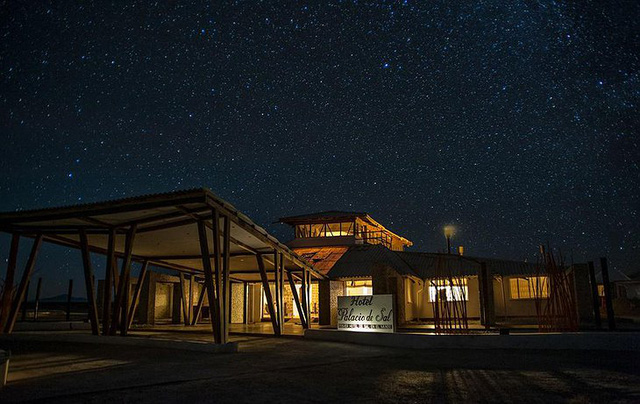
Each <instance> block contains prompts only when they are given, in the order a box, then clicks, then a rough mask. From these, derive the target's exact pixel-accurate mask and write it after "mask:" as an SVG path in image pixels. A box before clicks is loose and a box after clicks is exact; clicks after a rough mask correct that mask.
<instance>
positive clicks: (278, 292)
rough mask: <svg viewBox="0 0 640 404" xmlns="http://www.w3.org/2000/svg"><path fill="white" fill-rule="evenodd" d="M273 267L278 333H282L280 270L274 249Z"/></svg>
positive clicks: (278, 258) (278, 257)
mask: <svg viewBox="0 0 640 404" xmlns="http://www.w3.org/2000/svg"><path fill="white" fill-rule="evenodd" d="M273 269H274V272H273V273H274V281H275V291H276V319H277V323H278V334H277V335H282V332H283V331H284V321H283V320H284V315H283V313H282V311H283V307H282V288H281V285H282V273H281V272H280V254H279V253H278V252H277V251H276V250H274V252H273Z"/></svg>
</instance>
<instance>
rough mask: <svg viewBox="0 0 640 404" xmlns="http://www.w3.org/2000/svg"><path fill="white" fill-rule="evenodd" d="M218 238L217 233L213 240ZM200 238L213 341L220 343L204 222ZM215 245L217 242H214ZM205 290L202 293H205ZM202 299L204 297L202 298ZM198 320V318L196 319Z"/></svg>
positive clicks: (202, 222) (199, 226)
mask: <svg viewBox="0 0 640 404" xmlns="http://www.w3.org/2000/svg"><path fill="white" fill-rule="evenodd" d="M216 237H218V235H217V233H216V232H215V231H214V232H213V238H214V239H215V238H216ZM198 238H199V240H200V253H201V255H202V268H203V270H204V283H205V288H204V289H206V291H207V298H208V299H209V311H210V312H211V313H210V317H211V329H212V331H213V340H214V342H216V343H220V333H219V331H220V330H219V328H218V327H217V325H216V323H215V318H214V314H213V312H212V310H213V307H215V301H216V297H215V289H214V286H213V270H212V268H211V258H210V255H209V242H208V241H207V228H206V226H205V223H204V221H203V220H199V221H198ZM214 245H215V242H214ZM204 289H203V291H202V293H204ZM201 298H202V296H201ZM196 320H197V318H196Z"/></svg>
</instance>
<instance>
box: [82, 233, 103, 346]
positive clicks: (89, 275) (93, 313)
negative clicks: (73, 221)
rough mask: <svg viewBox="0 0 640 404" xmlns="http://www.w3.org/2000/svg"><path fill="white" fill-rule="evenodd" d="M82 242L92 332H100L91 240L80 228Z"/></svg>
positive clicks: (95, 333) (94, 333)
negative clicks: (90, 249) (90, 250)
mask: <svg viewBox="0 0 640 404" xmlns="http://www.w3.org/2000/svg"><path fill="white" fill-rule="evenodd" d="M80 244H81V250H82V263H83V267H84V284H85V287H86V288H87V303H88V304H89V321H90V322H91V333H92V334H93V335H98V334H99V325H98V307H97V306H96V297H95V294H94V290H93V266H92V265H91V254H90V253H89V241H88V239H87V233H86V231H85V230H84V229H80Z"/></svg>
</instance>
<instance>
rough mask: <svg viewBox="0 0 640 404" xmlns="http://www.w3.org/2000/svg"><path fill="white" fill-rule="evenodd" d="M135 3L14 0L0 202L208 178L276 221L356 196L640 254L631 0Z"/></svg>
mask: <svg viewBox="0 0 640 404" xmlns="http://www.w3.org/2000/svg"><path fill="white" fill-rule="evenodd" d="M320 3H322V4H320ZM124 4H125V3H124V2H120V1H118V2H114V3H112V4H109V2H107V1H96V2H81V3H79V4H72V2H57V1H55V2H31V1H13V2H4V3H3V4H2V5H1V6H0V36H1V40H0V72H2V73H1V76H0V137H1V140H2V144H3V147H2V148H1V149H0V153H1V155H0V168H1V169H2V172H3V175H2V177H0V192H1V194H2V198H1V199H0V210H2V211H10V210H15V209H29V208H38V207H49V206H57V205H68V204H75V203H82V202H93V201H99V200H105V199H112V198H119V197H125V196H133V195H137V194H145V193H153V192H163V191H170V190H176V189H183V188H191V187H201V186H205V187H208V188H210V189H212V190H213V191H214V192H215V193H217V194H218V195H220V196H221V197H223V198H225V199H227V200H229V201H230V202H231V203H233V204H234V205H236V206H237V207H238V208H239V209H240V210H242V211H244V212H245V213H246V214H247V215H249V216H250V217H251V218H252V219H254V221H256V222H257V223H259V224H261V225H263V226H265V227H266V228H267V229H268V230H270V231H271V232H272V233H274V234H275V235H276V236H278V237H279V238H281V239H287V238H289V236H290V234H291V233H290V232H289V230H288V229H287V228H285V227H284V226H282V225H275V224H272V222H274V221H275V220H276V219H277V218H278V217H280V216H285V215H292V214H299V213H306V212H309V211H316V210H333V209H338V210H357V211H367V212H369V213H370V214H371V215H372V216H373V217H374V218H376V219H377V220H379V221H380V222H381V223H383V224H385V225H387V226H388V227H389V228H391V229H392V230H394V231H395V232H397V233H399V234H402V235H404V236H406V237H407V238H409V239H410V240H412V241H414V243H415V247H414V249H415V250H423V251H438V250H442V249H443V248H444V241H443V237H442V230H441V229H442V227H443V225H445V224H447V223H454V224H456V225H457V226H458V229H459V233H458V236H457V237H456V240H455V244H464V245H465V249H466V252H467V254H469V255H477V256H497V257H503V258H509V259H525V258H527V259H530V260H531V259H535V258H534V254H535V252H536V250H537V245H538V244H539V243H541V242H542V243H546V242H549V243H550V244H551V245H552V246H553V247H555V248H558V249H560V250H561V251H562V252H563V253H564V255H565V256H566V258H567V261H570V260H571V258H572V257H573V260H575V261H585V260H587V259H596V260H597V258H598V257H599V256H602V255H606V256H608V257H609V258H610V261H611V266H612V268H613V269H614V270H622V271H626V272H629V273H630V272H634V271H637V270H638V269H640V268H639V267H638V262H640V247H639V245H640V236H639V234H640V224H639V223H640V218H639V215H638V211H639V210H640V191H639V189H640V168H639V162H640V150H639V147H638V128H639V127H640V126H639V119H638V116H640V115H639V113H638V112H639V111H638V103H639V102H640V99H639V98H640V73H639V67H640V61H639V59H638V55H639V54H640V49H639V44H640V38H639V36H640V34H639V33H640V27H639V25H640V24H639V23H638V21H639V20H640V6H639V4H640V3H638V2H637V1H615V2H613V1H610V2H607V1H570V2H548V1H515V2H498V1H473V2H468V3H466V4H463V2H457V1H456V2H452V1H429V2H418V1H405V2H403V1H387V2H384V1H383V2H367V1H342V2H341V1H338V2H327V3H325V2H301V1H283V2H276V1H268V2H253V1H246V2H242V1H237V2H224V1H220V2H176V1H159V2H157V3H155V4H151V3H150V2H139V3H130V4H129V5H128V6H125V5H124ZM25 246H26V244H25ZM7 249H8V238H7V237H2V238H0V253H2V257H3V260H4V259H5V257H6V255H7V254H6V251H7ZM25 250H26V247H25ZM42 257H44V258H43V259H42V260H41V261H40V263H39V269H40V273H41V274H42V275H43V276H45V277H47V279H49V278H50V280H48V281H47V282H48V283H47V285H48V286H46V290H49V289H50V292H49V293H48V294H53V293H54V292H55V293H59V292H62V291H64V288H65V287H64V285H65V284H66V279H67V278H69V277H75V278H77V279H78V280H80V274H81V271H80V259H79V253H78V252H75V251H72V252H61V250H60V249H58V248H53V247H47V248H45V249H44V250H43V255H42ZM3 272H4V270H3V271H2V272H0V273H3ZM56 273H59V274H60V275H59V276H58V275H56ZM80 283H81V282H77V284H80ZM61 285H62V286H61Z"/></svg>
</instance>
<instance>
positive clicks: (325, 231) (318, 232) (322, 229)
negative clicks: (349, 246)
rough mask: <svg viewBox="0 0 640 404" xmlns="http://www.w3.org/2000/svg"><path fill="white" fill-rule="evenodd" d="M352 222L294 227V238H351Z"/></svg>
mask: <svg viewBox="0 0 640 404" xmlns="http://www.w3.org/2000/svg"><path fill="white" fill-rule="evenodd" d="M353 227H354V226H353V222H344V223H320V224H299V225H296V228H295V229H296V230H295V231H296V238H309V237H340V236H353Z"/></svg>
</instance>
